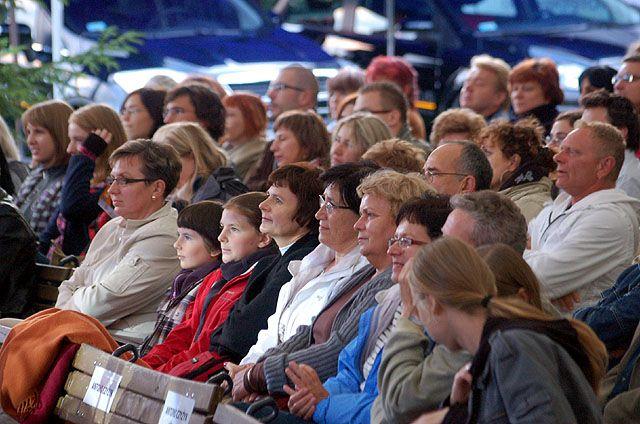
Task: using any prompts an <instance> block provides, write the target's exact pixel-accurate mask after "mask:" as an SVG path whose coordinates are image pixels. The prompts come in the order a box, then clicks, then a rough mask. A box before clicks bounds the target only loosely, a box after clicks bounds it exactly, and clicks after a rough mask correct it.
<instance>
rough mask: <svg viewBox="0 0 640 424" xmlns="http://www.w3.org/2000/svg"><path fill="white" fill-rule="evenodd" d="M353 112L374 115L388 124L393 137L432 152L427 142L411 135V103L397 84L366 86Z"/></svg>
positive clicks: (361, 91)
mask: <svg viewBox="0 0 640 424" xmlns="http://www.w3.org/2000/svg"><path fill="white" fill-rule="evenodd" d="M353 110H354V112H369V113H372V114H374V115H375V116H377V117H378V118H380V119H381V120H382V121H383V122H384V123H385V124H387V127H389V130H390V131H391V135H392V136H393V137H395V138H399V139H401V140H405V141H408V142H410V143H411V144H414V145H416V146H418V147H420V148H421V149H423V150H425V152H426V153H427V154H429V153H430V152H431V148H430V147H429V145H428V144H427V143H426V142H425V141H422V140H418V139H417V138H415V137H414V136H413V135H412V134H411V129H410V128H409V121H408V120H407V114H408V110H409V103H408V101H407V98H406V97H405V95H404V93H403V92H402V90H401V89H400V87H398V86H397V85H396V84H394V83H391V82H386V81H382V82H374V83H371V84H367V85H365V86H364V87H362V88H361V89H360V91H358V98H357V99H356V103H355V105H354V108H353Z"/></svg>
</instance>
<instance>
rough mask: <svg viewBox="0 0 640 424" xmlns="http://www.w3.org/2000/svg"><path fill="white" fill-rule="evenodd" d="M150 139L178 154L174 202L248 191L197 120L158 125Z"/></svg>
mask: <svg viewBox="0 0 640 424" xmlns="http://www.w3.org/2000/svg"><path fill="white" fill-rule="evenodd" d="M153 141H156V142H159V143H163V144H168V145H170V146H171V147H173V148H174V149H175V150H176V151H177V152H178V155H179V156H180V162H181V164H182V171H181V172H180V179H179V180H178V185H177V186H176V191H175V192H174V193H173V201H174V206H178V207H180V206H181V205H184V204H189V203H195V202H199V201H201V200H220V201H222V202H225V201H227V200H229V199H230V198H232V197H234V196H237V195H239V194H242V193H246V192H247V191H249V190H248V189H247V187H246V186H245V185H244V184H243V183H242V181H240V179H238V177H237V176H236V174H235V173H234V171H233V169H231V168H230V167H229V166H228V162H227V157H226V156H225V154H224V152H223V151H222V149H221V148H219V147H218V146H217V144H216V143H215V142H214V141H213V139H212V138H211V136H210V135H209V134H208V133H207V132H206V131H205V130H204V129H203V128H202V127H201V126H200V125H198V124H197V123H194V122H176V123H173V124H167V125H164V126H163V127H160V128H159V129H158V131H156V133H155V134H154V135H153Z"/></svg>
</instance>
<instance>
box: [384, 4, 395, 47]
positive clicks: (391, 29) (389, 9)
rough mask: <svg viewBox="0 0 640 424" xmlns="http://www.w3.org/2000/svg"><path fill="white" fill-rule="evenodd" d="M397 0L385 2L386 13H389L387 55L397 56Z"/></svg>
mask: <svg viewBox="0 0 640 424" xmlns="http://www.w3.org/2000/svg"><path fill="white" fill-rule="evenodd" d="M395 8H396V5H395V0H386V1H385V4H384V9H385V15H387V23H388V24H387V56H395V54H396V39H395V29H396V18H395Z"/></svg>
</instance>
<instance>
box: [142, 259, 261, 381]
mask: <svg viewBox="0 0 640 424" xmlns="http://www.w3.org/2000/svg"><path fill="white" fill-rule="evenodd" d="M252 271H253V267H251V268H249V269H248V270H247V271H245V272H244V273H243V274H240V275H238V276H237V277H235V278H233V279H232V280H230V281H228V282H227V283H226V284H225V285H224V286H223V287H222V288H221V289H220V291H219V292H218V293H217V294H216V295H215V296H214V297H213V299H212V300H211V302H210V303H209V307H208V311H206V314H203V310H202V309H203V307H204V302H205V299H206V298H207V294H208V293H209V291H210V290H211V288H212V287H213V285H214V284H215V283H216V282H217V281H218V280H220V279H221V278H222V270H221V269H220V268H218V269H217V270H215V271H214V272H212V273H211V274H209V275H208V276H207V277H206V278H205V279H204V281H203V282H202V284H201V285H200V288H199V289H198V293H197V294H196V298H195V300H194V301H193V311H192V313H191V316H190V317H189V318H188V319H186V320H185V321H183V322H182V323H180V324H179V325H177V326H176V327H174V328H173V330H171V332H170V333H169V335H168V336H167V338H166V339H165V340H164V342H162V343H161V344H158V345H156V346H154V347H153V348H152V349H151V350H150V351H149V353H147V354H146V355H145V356H144V358H143V360H144V361H145V362H146V363H147V364H149V366H150V367H151V368H153V369H155V370H157V371H160V372H164V373H167V374H172V375H177V376H181V377H188V374H189V373H190V372H193V371H194V370H197V368H199V367H201V366H202V365H203V364H204V363H205V362H210V361H211V360H214V359H215V360H216V361H217V362H220V364H222V359H224V358H219V357H218V355H217V354H216V353H215V352H209V345H210V339H211V335H212V333H213V332H214V331H215V330H216V329H217V328H218V327H219V326H220V325H222V324H223V323H224V322H225V320H226V319H227V316H228V315H229V312H230V311H231V308H233V305H235V303H236V301H237V300H238V299H239V298H240V296H242V292H243V291H244V288H245V286H246V285H247V282H248V281H249V277H250V276H251V272H252ZM202 316H204V317H205V323H204V325H203V327H202V330H201V331H200V334H199V335H198V339H197V340H194V337H195V334H196V331H197V329H198V326H199V324H200V317H202ZM218 360H219V361H218ZM220 368H221V366H220V367H217V366H216V367H214V368H213V369H210V370H207V371H208V372H206V373H205V374H204V375H200V373H197V372H196V373H195V374H198V375H197V376H193V377H192V378H194V379H196V380H204V379H206V376H208V375H211V374H213V373H214V372H215V371H217V370H218V369H220Z"/></svg>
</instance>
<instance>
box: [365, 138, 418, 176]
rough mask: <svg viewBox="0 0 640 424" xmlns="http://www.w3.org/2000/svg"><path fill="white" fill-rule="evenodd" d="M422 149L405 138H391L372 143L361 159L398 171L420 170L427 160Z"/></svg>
mask: <svg viewBox="0 0 640 424" xmlns="http://www.w3.org/2000/svg"><path fill="white" fill-rule="evenodd" d="M425 156H426V155H425V153H424V150H422V149H420V148H418V147H416V146H414V145H413V144H411V143H409V142H408V141H406V140H400V139H399V138H392V139H390V140H384V141H381V142H379V143H376V144H374V145H373V146H371V147H370V148H369V150H367V151H366V152H365V153H364V154H363V155H362V159H365V160H370V161H373V162H375V163H376V164H378V165H380V166H381V167H382V168H391V169H394V170H396V171H398V172H418V173H420V172H422V167H423V166H424V162H425V161H426V160H427V159H426V157H425Z"/></svg>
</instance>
